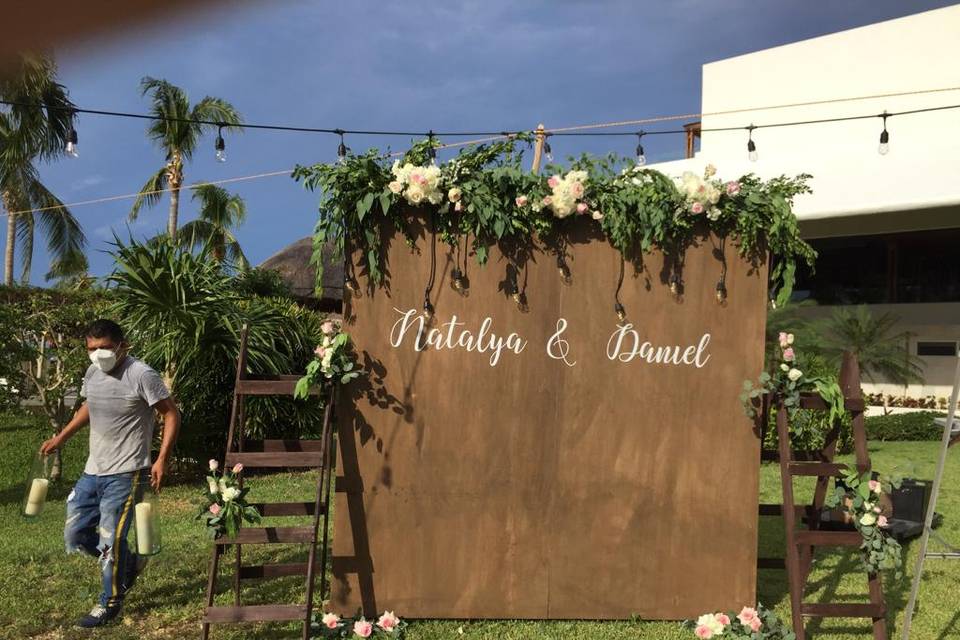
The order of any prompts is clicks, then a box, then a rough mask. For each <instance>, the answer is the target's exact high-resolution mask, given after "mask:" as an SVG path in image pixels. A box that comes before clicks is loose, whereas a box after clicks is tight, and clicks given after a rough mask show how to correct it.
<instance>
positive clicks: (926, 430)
mask: <svg viewBox="0 0 960 640" xmlns="http://www.w3.org/2000/svg"><path fill="white" fill-rule="evenodd" d="M944 415H946V414H943V413H938V412H936V411H916V412H913V413H891V414H888V415H885V416H870V417H868V418H866V429H867V438H869V439H870V440H939V439H940V438H941V437H942V436H943V427H941V426H940V425H938V424H937V423H935V422H934V421H933V420H934V418H940V417H943V416H944Z"/></svg>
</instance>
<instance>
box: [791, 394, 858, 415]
mask: <svg viewBox="0 0 960 640" xmlns="http://www.w3.org/2000/svg"><path fill="white" fill-rule="evenodd" d="M865 406H866V404H865V403H864V401H863V398H846V399H845V400H844V401H843V407H844V408H845V409H847V410H849V411H863V409H864V407H865ZM800 408H801V409H823V410H826V409H829V408H830V407H828V406H827V402H826V401H825V400H824V399H823V398H821V397H820V395H819V394H816V393H809V394H808V393H803V394H801V395H800Z"/></svg>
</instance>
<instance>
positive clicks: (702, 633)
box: [693, 624, 713, 640]
mask: <svg viewBox="0 0 960 640" xmlns="http://www.w3.org/2000/svg"><path fill="white" fill-rule="evenodd" d="M693 632H694V633H695V634H696V636H697V637H698V638H704V640H707V639H708V638H712V637H713V631H711V630H710V627H708V626H707V625H705V624H701V625H699V626H698V627H697V628H696V629H694V631H693Z"/></svg>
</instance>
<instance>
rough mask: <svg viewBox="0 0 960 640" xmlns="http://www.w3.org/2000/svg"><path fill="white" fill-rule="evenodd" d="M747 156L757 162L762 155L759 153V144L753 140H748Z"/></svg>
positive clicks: (751, 160)
mask: <svg viewBox="0 0 960 640" xmlns="http://www.w3.org/2000/svg"><path fill="white" fill-rule="evenodd" d="M747 157H748V158H749V159H750V162H756V161H757V159H758V158H759V157H760V156H759V155H758V154H757V145H755V144H754V143H753V140H749V141H747Z"/></svg>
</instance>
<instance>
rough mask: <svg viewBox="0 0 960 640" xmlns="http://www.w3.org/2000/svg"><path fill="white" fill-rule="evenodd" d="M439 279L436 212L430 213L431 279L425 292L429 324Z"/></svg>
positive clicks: (426, 313)
mask: <svg viewBox="0 0 960 640" xmlns="http://www.w3.org/2000/svg"><path fill="white" fill-rule="evenodd" d="M436 279H437V225H436V220H435V219H434V212H433V211H431V212H430V278H429V279H428V280H427V286H426V288H424V290H423V317H425V318H426V319H427V321H428V322H429V321H430V320H431V319H433V312H434V309H433V303H431V302H430V293H431V292H432V291H433V285H434V282H436Z"/></svg>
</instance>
